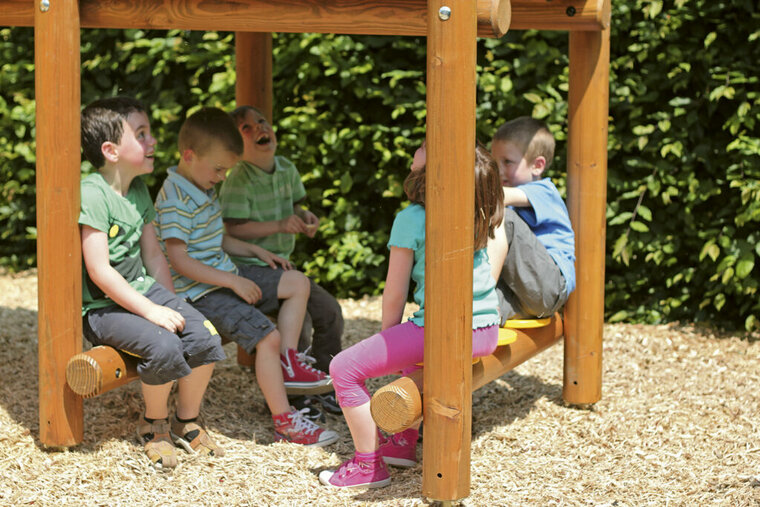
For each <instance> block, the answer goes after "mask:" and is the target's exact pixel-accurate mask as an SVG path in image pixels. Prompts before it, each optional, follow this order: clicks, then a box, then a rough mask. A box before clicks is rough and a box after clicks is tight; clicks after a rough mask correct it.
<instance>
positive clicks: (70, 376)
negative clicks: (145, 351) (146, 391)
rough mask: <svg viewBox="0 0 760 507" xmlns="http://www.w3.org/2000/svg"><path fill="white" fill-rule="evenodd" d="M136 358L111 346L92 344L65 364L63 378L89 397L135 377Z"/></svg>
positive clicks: (76, 391)
mask: <svg viewBox="0 0 760 507" xmlns="http://www.w3.org/2000/svg"><path fill="white" fill-rule="evenodd" d="M136 365H137V362H136V361H135V359H134V358H133V357H130V356H128V355H127V354H125V353H123V352H119V351H117V350H116V349H114V348H113V347H105V346H100V347H94V348H92V349H90V350H88V351H87V352H82V353H80V354H76V355H74V356H73V357H72V358H71V359H69V361H68V363H67V364H66V382H67V383H68V384H69V387H71V390H72V391H74V392H75V393H76V394H78V395H79V396H81V397H83V398H92V397H94V396H98V395H100V394H103V393H105V392H108V391H110V390H112V389H116V388H117V387H120V386H123V385H124V384H128V383H130V382H132V381H133V380H137V379H138V378H139V377H138V375H137V366H136Z"/></svg>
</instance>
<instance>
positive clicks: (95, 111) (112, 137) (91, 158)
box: [82, 97, 147, 169]
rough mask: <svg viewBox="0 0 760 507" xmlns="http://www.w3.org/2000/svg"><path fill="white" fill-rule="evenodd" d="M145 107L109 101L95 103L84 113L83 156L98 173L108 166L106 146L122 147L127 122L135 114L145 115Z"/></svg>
mask: <svg viewBox="0 0 760 507" xmlns="http://www.w3.org/2000/svg"><path fill="white" fill-rule="evenodd" d="M145 112H147V111H146V109H145V106H144V105H143V104H142V102H140V101H139V100H137V99H133V98H131V97H109V98H105V99H99V100H96V101H95V102H93V103H91V104H90V105H88V106H87V107H85V108H84V110H83V111H82V154H83V155H84V158H85V159H86V160H87V161H88V162H90V163H91V164H92V165H93V166H94V167H95V168H96V169H100V168H102V167H103V166H104V165H105V164H106V159H105V157H104V156H103V151H102V146H103V143H105V142H112V143H120V142H121V136H123V135H124V122H125V121H127V118H128V117H129V115H130V114H131V113H145Z"/></svg>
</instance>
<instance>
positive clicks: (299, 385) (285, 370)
mask: <svg viewBox="0 0 760 507" xmlns="http://www.w3.org/2000/svg"><path fill="white" fill-rule="evenodd" d="M309 359H312V358H311V357H309V356H307V355H306V354H302V353H300V352H297V351H296V350H295V349H288V350H287V352H286V353H285V354H280V364H282V379H283V381H284V383H285V390H286V391H287V393H288V394H323V393H326V392H329V391H332V390H333V387H332V379H331V378H330V376H329V375H327V374H325V373H324V372H322V371H319V370H317V369H316V368H313V367H312V366H311V365H310V364H309Z"/></svg>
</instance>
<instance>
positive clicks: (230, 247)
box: [222, 234, 293, 271]
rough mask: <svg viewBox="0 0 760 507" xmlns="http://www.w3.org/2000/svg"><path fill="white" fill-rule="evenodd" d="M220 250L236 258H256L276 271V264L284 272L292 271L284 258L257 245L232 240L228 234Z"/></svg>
mask: <svg viewBox="0 0 760 507" xmlns="http://www.w3.org/2000/svg"><path fill="white" fill-rule="evenodd" d="M222 250H224V251H225V252H227V253H228V254H230V255H234V256H236V257H257V258H259V259H261V260H262V261H264V262H266V263H267V264H269V267H271V268H272V269H276V268H277V265H278V264H279V265H280V266H282V269H284V270H286V271H287V270H289V269H293V265H292V264H291V263H290V261H289V260H287V259H285V258H284V257H280V256H279V255H275V254H273V253H272V252H270V251H269V250H267V249H265V248H261V247H260V246H259V245H253V244H251V243H246V242H245V241H242V240H239V239H237V238H234V237H232V236H230V235H229V234H225V235H224V236H223V237H222Z"/></svg>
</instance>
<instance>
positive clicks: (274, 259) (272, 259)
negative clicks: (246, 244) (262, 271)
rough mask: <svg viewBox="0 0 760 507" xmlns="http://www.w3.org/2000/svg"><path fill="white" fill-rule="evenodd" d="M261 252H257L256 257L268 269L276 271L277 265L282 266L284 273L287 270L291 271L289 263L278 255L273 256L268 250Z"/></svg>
mask: <svg viewBox="0 0 760 507" xmlns="http://www.w3.org/2000/svg"><path fill="white" fill-rule="evenodd" d="M262 250H263V252H259V253H258V254H257V255H256V256H257V257H258V258H259V259H261V260H262V261H264V262H266V263H267V264H269V267H270V268H272V269H277V265H278V264H279V265H280V266H282V269H284V270H285V271H288V270H289V269H293V265H292V264H291V263H290V261H289V260H288V259H285V258H283V257H280V256H279V255H275V254H273V253H272V252H270V251H269V250H264V249H263V248H262Z"/></svg>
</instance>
